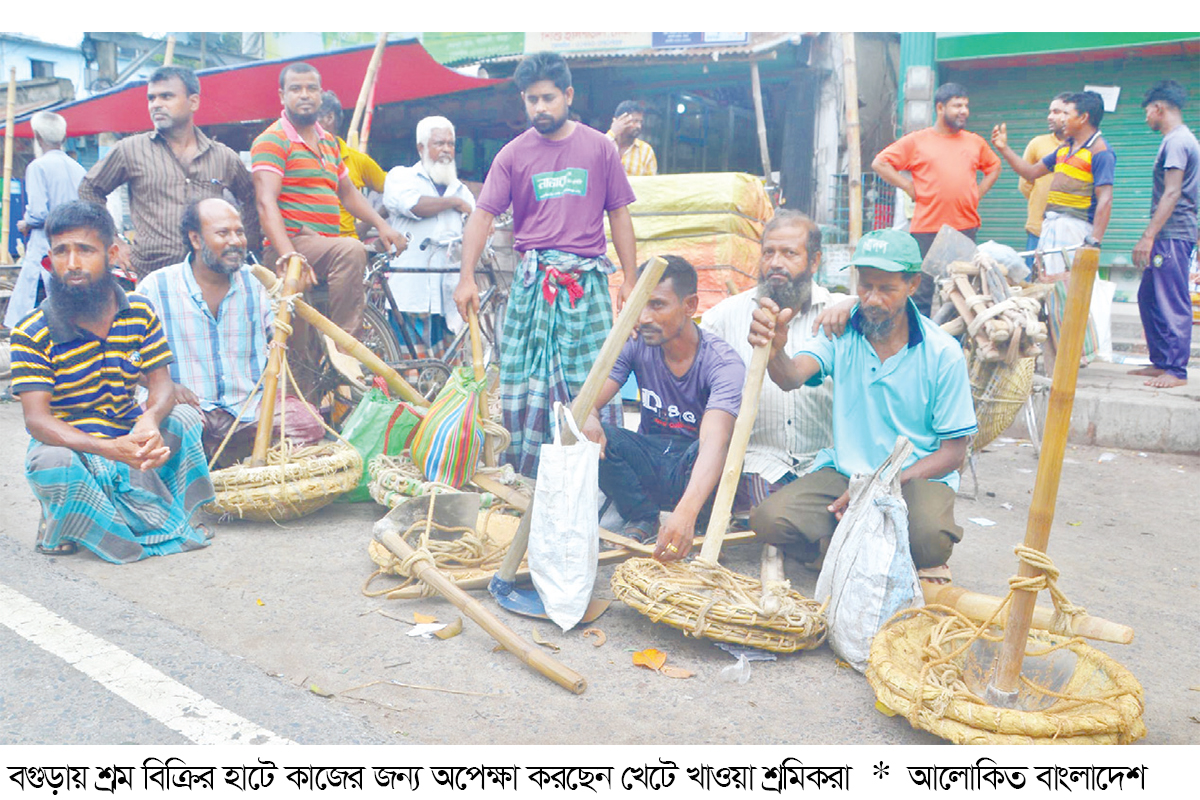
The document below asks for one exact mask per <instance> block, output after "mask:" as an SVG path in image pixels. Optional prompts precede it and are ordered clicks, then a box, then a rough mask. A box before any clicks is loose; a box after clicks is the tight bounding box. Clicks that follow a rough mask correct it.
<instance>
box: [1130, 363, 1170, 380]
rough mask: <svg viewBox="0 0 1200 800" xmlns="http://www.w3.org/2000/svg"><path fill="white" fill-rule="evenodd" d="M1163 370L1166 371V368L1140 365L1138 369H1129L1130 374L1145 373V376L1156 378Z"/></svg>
mask: <svg viewBox="0 0 1200 800" xmlns="http://www.w3.org/2000/svg"><path fill="white" fill-rule="evenodd" d="M1164 372H1166V370H1164V369H1159V368H1158V367H1141V368H1139V369H1131V370H1129V374H1130V375H1145V376H1146V377H1147V378H1157V377H1158V376H1159V375H1162V374H1163V373H1164ZM1146 383H1149V381H1146Z"/></svg>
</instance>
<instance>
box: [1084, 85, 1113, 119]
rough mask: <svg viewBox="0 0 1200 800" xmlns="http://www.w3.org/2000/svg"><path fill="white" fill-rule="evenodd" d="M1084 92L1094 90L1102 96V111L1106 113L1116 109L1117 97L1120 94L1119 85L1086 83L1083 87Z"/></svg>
mask: <svg viewBox="0 0 1200 800" xmlns="http://www.w3.org/2000/svg"><path fill="white" fill-rule="evenodd" d="M1083 90H1084V91H1085V92H1095V93H1096V94H1098V95H1100V96H1101V97H1102V98H1104V111H1105V112H1106V113H1108V114H1111V113H1113V112H1114V111H1116V110H1117V98H1119V97H1120V96H1121V87H1120V86H1092V85H1091V84H1087V85H1085V86H1084V87H1083Z"/></svg>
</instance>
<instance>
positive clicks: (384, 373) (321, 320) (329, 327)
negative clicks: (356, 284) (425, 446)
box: [254, 266, 429, 407]
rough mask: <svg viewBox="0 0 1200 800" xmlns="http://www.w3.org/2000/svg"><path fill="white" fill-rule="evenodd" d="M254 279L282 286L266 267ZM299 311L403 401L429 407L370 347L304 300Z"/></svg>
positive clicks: (297, 304)
mask: <svg viewBox="0 0 1200 800" xmlns="http://www.w3.org/2000/svg"><path fill="white" fill-rule="evenodd" d="M254 277H256V278H258V280H259V282H260V283H262V285H263V286H265V287H266V288H267V291H271V290H273V289H274V288H275V284H276V283H277V282H278V279H277V278H276V277H275V273H274V272H271V270H269V269H267V268H266V267H263V266H256V267H254ZM295 309H296V315H297V316H299V317H300V318H301V319H302V320H304V321H305V322H307V323H308V324H309V325H312V326H313V327H314V328H316V329H317V330H319V331H321V333H324V334H325V335H326V336H328V337H329V338H330V339H333V342H334V344H336V345H338V346H339V347H341V348H342V349H343V350H344V351H346V353H347V354H349V355H351V356H354V357H355V358H357V359H358V360H359V361H360V362H361V363H362V364H363V366H365V367H366V368H367V369H369V370H371V372H373V373H375V374H376V375H378V376H379V377H381V378H383V380H384V381H385V382H386V383H387V385H388V388H389V389H391V390H392V391H393V392H395V393H396V394H398V395H400V397H401V398H403V399H404V400H406V401H407V402H409V403H413V404H415V405H418V406H422V407H425V406H428V405H429V401H428V400H427V399H425V397H424V396H423V395H422V394H421V393H420V392H418V391H417V390H416V389H414V388H413V387H412V384H410V383H409V382H408V381H406V380H404V376H402V375H401V374H400V373H399V372H396V370H394V369H392V368H391V367H390V366H388V363H387V362H386V361H384V360H383V359H382V358H380V357H379V356H377V355H375V354H374V353H373V352H371V349H370V348H369V347H367V346H366V345H365V344H363V343H362V342H360V341H359V340H358V339H355V338H354V337H353V336H351V335H350V334H348V333H346V332H345V331H344V330H342V329H341V328H339V327H338V326H337V325H336V324H334V323H333V321H332V320H330V319H329V318H328V317H326V316H325V315H324V314H322V313H321V312H320V311H317V310H316V309H315V308H313V307H312V306H310V305H309V304H308V303H306V302H304V301H303V300H301V299H300V298H296V300H295Z"/></svg>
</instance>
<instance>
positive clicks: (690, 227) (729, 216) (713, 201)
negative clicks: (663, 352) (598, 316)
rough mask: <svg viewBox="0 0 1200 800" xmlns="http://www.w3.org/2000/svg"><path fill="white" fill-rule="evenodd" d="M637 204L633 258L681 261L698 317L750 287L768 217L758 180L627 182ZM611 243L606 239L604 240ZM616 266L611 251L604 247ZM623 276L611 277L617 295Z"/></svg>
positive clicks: (717, 176) (712, 177)
mask: <svg viewBox="0 0 1200 800" xmlns="http://www.w3.org/2000/svg"><path fill="white" fill-rule="evenodd" d="M629 183H630V184H631V185H632V186H633V191H634V194H635V195H637V202H635V203H634V204H633V205H631V206H630V207H629V212H630V215H631V216H632V217H633V233H634V237H635V238H636V239H637V257H638V262H639V263H641V262H642V261H645V260H646V259H647V258H650V257H651V256H656V255H677V256H682V257H683V258H686V259H687V260H688V261H689V262H691V263H692V265H693V266H695V267H696V270H697V272H698V273H699V279H700V280H699V294H700V308H699V313H703V312H705V311H707V310H708V309H709V308H711V307H712V306H714V305H716V304H717V303H719V302H720V301H721V300H723V299H724V298H725V297H727V296H729V291H728V289H727V288H726V286H727V284H728V283H730V282H732V283H733V285H734V286H736V287H737V289H738V290H739V291H740V290H743V289H748V288H750V287H751V286H753V285H754V283H755V281H756V280H757V278H756V272H757V269H758V257H759V252H760V248H759V240H760V239H761V238H762V229H763V225H764V224H765V223H766V222H767V220H769V219H770V218H771V217H772V216H773V215H774V213H775V212H774V211H773V210H772V208H771V201H770V199H768V197H767V193H766V191H765V190H764V189H763V185H762V181H760V180H759V179H758V178H755V177H754V176H753V175H747V174H745V173H741V172H711V173H693V174H688V175H653V176H646V177H634V178H630V179H629ZM609 239H610V242H611V235H610V237H609ZM608 256H609V258H611V259H613V261H614V262H615V261H616V259H617V254H616V251H615V250H614V249H613V247H612V245H611V244H610V245H609V248H608ZM623 280H624V276H623V275H622V273H621V272H619V271H618V272H617V273H615V274H614V275H613V276H612V278H611V279H610V281H609V286H610V288H611V289H612V291H613V296H614V297H615V296H616V291H617V289H618V288H619V287H620V286H621V283H622V282H623Z"/></svg>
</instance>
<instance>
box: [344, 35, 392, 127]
mask: <svg viewBox="0 0 1200 800" xmlns="http://www.w3.org/2000/svg"><path fill="white" fill-rule="evenodd" d="M387 37H388V35H387V34H386V33H381V34H379V41H378V42H376V43H375V50H374V52H372V53H371V61H370V63H369V64H367V75H366V77H365V78H363V83H362V88H360V89H359V90H358V102H356V103H355V104H354V116H352V117H351V118H350V131H349V132H348V133H347V134H346V144H347V145H349V146H350V147H352V148H354V149H355V150H357V149H358V140H359V136H358V123H359V122H360V121H361V120H362V116H363V109H364V108H366V105H367V97H368V95H370V93H371V87H373V86H374V85H375V76H376V75H377V74H378V73H379V64H380V63H381V62H382V61H383V51H384V48H386V47H387Z"/></svg>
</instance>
